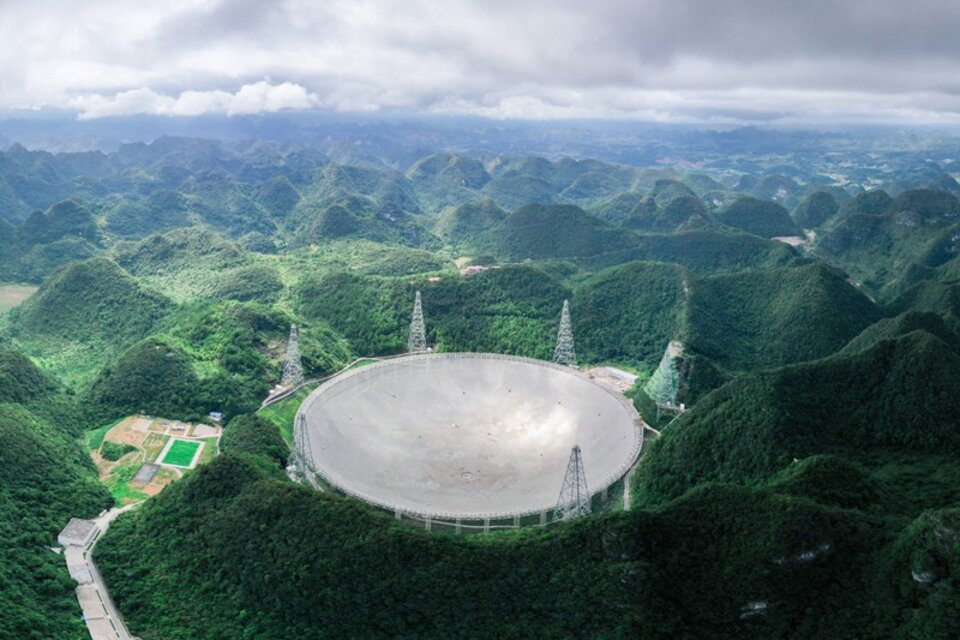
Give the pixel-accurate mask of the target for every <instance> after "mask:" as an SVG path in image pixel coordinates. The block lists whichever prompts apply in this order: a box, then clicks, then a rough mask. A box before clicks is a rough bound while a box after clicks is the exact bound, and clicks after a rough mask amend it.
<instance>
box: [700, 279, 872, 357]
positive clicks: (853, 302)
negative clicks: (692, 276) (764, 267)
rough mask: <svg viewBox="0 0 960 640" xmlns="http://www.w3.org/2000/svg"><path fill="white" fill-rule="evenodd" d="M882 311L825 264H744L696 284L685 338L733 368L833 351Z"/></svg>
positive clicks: (705, 354) (813, 355)
mask: <svg viewBox="0 0 960 640" xmlns="http://www.w3.org/2000/svg"><path fill="white" fill-rule="evenodd" d="M879 315H880V314H879V311H878V310H877V308H876V307H875V306H874V305H873V304H872V303H871V302H870V300H869V299H867V298H866V297H865V296H864V295H863V294H862V293H860V292H858V291H857V290H856V289H854V288H853V287H852V286H851V285H850V284H848V283H847V282H846V281H845V280H844V279H843V278H842V276H840V275H839V274H838V273H836V272H835V271H833V270H831V269H829V268H827V267H824V266H823V265H819V264H812V265H808V266H804V267H800V268H788V269H777V270H775V271H742V272H739V273H736V274H732V275H721V276H714V277H710V278H704V279H701V280H699V281H697V282H695V283H694V284H693V285H692V288H691V293H690V302H689V310H688V317H687V322H686V332H685V337H684V342H685V343H686V344H687V345H688V346H689V347H690V348H691V349H692V350H694V351H695V352H697V353H699V354H701V355H704V356H707V357H709V358H711V359H712V360H714V361H715V362H716V363H718V364H719V365H721V366H723V367H725V368H727V369H733V370H737V369H751V368H759V367H765V366H766V367H770V366H778V365H782V364H787V363H791V362H800V361H803V360H812V359H814V358H818V357H823V356H826V355H829V354H830V353H833V352H834V351H836V350H838V349H840V348H841V347H843V345H845V344H846V343H847V342H848V341H849V340H850V339H851V338H853V337H854V336H855V335H857V334H858V333H860V331H862V330H863V329H864V328H865V327H866V326H867V325H869V324H870V323H872V322H873V321H874V320H877V319H878V318H879Z"/></svg>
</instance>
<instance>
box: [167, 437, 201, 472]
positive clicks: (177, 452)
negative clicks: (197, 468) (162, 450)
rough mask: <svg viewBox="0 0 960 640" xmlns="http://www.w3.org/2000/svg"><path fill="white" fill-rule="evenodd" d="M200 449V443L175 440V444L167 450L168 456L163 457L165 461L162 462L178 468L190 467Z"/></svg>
mask: <svg viewBox="0 0 960 640" xmlns="http://www.w3.org/2000/svg"><path fill="white" fill-rule="evenodd" d="M199 448H200V443H199V442H193V441H191V440H180V439H178V438H174V439H173V442H172V443H171V444H170V448H169V449H167V453H166V455H164V456H163V460H161V461H160V462H161V463H162V464H172V465H176V466H178V467H189V466H190V464H191V463H192V462H193V457H194V456H195V455H196V453H197V449H199Z"/></svg>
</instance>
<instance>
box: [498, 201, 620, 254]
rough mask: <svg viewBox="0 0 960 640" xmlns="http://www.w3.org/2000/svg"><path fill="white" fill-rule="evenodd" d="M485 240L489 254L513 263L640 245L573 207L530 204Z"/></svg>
mask: <svg viewBox="0 0 960 640" xmlns="http://www.w3.org/2000/svg"><path fill="white" fill-rule="evenodd" d="M482 237H483V238H484V240H483V242H482V248H483V249H484V250H485V251H486V252H489V253H492V254H494V255H497V256H500V257H501V258H503V259H504V260H513V261H519V260H524V259H528V258H533V259H537V258H541V259H542V258H574V257H585V256H593V255H597V254H599V253H605V252H607V251H617V250H620V249H625V248H627V247H632V246H635V245H636V243H637V240H636V238H635V236H634V235H633V234H631V233H630V232H628V231H622V230H619V229H615V228H613V227H611V226H610V225H608V224H606V223H604V222H603V221H602V220H598V219H597V218H594V217H592V216H590V215H589V214H588V213H587V212H585V211H584V210H583V209H581V208H579V207H575V206H571V205H541V204H531V205H527V206H525V207H522V208H520V209H518V210H517V211H515V212H514V213H512V214H511V215H510V216H508V217H507V218H505V219H504V220H503V221H502V222H500V223H499V224H498V225H496V226H495V227H493V228H492V229H490V231H488V232H487V233H486V234H484V235H483V236H482Z"/></svg>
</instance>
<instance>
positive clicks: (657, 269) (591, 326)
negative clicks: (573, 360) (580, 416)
mask: <svg viewBox="0 0 960 640" xmlns="http://www.w3.org/2000/svg"><path fill="white" fill-rule="evenodd" d="M689 277H690V276H689V275H687V274H686V273H685V272H684V270H683V269H682V268H680V267H678V266H676V265H668V264H662V263H652V262H631V263H627V264H625V265H622V266H619V267H614V268H612V269H608V270H606V271H602V272H600V273H599V274H597V275H596V276H594V277H592V278H591V279H590V280H587V281H586V282H584V283H582V284H580V285H579V286H578V287H577V288H576V289H575V290H574V296H573V308H572V310H571V312H572V315H573V320H574V326H575V333H576V339H577V343H576V347H577V353H578V355H579V357H580V359H581V360H582V361H584V362H604V361H624V362H629V363H632V364H635V365H636V364H641V363H642V364H644V365H646V367H647V368H649V369H653V368H654V367H656V364H657V362H659V360H660V357H661V356H662V355H663V350H664V349H665V348H666V346H667V343H668V342H670V340H672V339H674V338H675V337H676V336H677V335H678V334H679V333H680V323H681V319H682V317H683V310H684V308H685V305H686V294H685V290H686V288H687V286H688V284H687V283H688V280H689Z"/></svg>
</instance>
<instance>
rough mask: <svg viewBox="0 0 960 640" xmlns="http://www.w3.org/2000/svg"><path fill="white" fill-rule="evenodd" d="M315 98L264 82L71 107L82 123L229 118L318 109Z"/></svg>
mask: <svg viewBox="0 0 960 640" xmlns="http://www.w3.org/2000/svg"><path fill="white" fill-rule="evenodd" d="M319 104H320V101H319V99H318V98H317V96H316V95H315V94H312V93H309V92H307V90H306V89H304V88H303V87H301V86H300V85H298V84H293V83H290V82H283V83H280V84H276V85H275V84H270V83H269V82H267V81H261V82H256V83H254V84H245V85H243V86H242V87H240V89H239V90H238V91H237V92H236V93H229V92H227V91H219V90H214V91H184V92H182V93H181V94H180V95H179V96H177V97H176V98H174V97H172V96H168V95H164V94H161V93H157V92H156V91H154V90H152V89H149V88H147V87H141V88H139V89H132V90H130V91H122V92H120V93H117V94H116V95H114V96H112V97H106V96H102V95H99V94H94V95H88V96H81V97H78V98H75V99H73V100H72V101H71V103H70V106H72V107H74V108H76V109H77V110H78V111H79V112H80V116H79V117H80V119H81V120H92V119H95V118H104V117H107V116H129V115H139V114H146V115H154V116H200V115H205V114H209V113H216V114H226V115H229V116H233V115H242V114H252V113H274V112H276V111H284V110H288V109H301V110H302V109H311V108H314V107H317V106H319Z"/></svg>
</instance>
